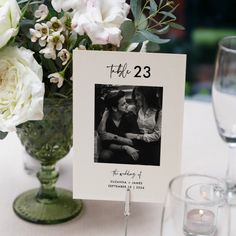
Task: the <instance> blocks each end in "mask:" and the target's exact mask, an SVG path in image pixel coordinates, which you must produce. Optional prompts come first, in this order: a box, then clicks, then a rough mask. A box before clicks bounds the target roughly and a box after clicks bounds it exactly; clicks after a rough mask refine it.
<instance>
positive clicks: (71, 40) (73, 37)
mask: <svg viewBox="0 0 236 236" xmlns="http://www.w3.org/2000/svg"><path fill="white" fill-rule="evenodd" d="M77 39H78V35H77V34H76V33H75V32H72V34H71V35H70V37H69V51H71V50H72V49H73V48H74V47H75V45H76V42H77Z"/></svg>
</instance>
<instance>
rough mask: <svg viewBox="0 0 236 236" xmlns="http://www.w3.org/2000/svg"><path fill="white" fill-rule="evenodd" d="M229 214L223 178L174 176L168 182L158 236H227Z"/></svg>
mask: <svg viewBox="0 0 236 236" xmlns="http://www.w3.org/2000/svg"><path fill="white" fill-rule="evenodd" d="M229 213H230V212H229V206H228V205H227V186H226V183H225V182H224V181H223V180H221V179H218V178H215V177H212V176H207V175H200V174H189V175H180V176H177V177H175V178H174V179H172V180H171V181H170V183H169V187H168V193H167V196H166V201H165V205H164V208H163V213H162V222H161V236H228V235H229V220H230V219H229Z"/></svg>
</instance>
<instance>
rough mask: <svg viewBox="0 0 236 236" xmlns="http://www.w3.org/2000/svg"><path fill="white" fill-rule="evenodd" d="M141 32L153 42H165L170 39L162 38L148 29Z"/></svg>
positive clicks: (146, 38)
mask: <svg viewBox="0 0 236 236" xmlns="http://www.w3.org/2000/svg"><path fill="white" fill-rule="evenodd" d="M140 34H141V35H142V36H143V37H144V38H145V40H148V41H150V42H153V43H158V44H164V43H168V42H169V41H170V39H161V38H160V37H158V36H157V35H155V34H153V33H151V32H149V31H146V30H143V31H140Z"/></svg>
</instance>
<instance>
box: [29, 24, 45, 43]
mask: <svg viewBox="0 0 236 236" xmlns="http://www.w3.org/2000/svg"><path fill="white" fill-rule="evenodd" d="M34 28H35V29H30V34H31V36H32V37H31V41H32V42H36V41H37V40H38V39H39V45H40V46H41V47H44V46H45V45H46V39H47V37H48V36H49V28H48V26H47V24H45V23H41V24H40V23H36V24H35V26H34Z"/></svg>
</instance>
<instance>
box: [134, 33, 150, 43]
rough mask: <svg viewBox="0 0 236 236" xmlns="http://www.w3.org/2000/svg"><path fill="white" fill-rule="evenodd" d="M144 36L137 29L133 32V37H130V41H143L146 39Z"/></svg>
mask: <svg viewBox="0 0 236 236" xmlns="http://www.w3.org/2000/svg"><path fill="white" fill-rule="evenodd" d="M146 40H147V39H146V37H145V36H144V35H143V34H141V31H138V32H136V33H135V34H134V36H133V38H132V39H131V42H132V43H142V42H144V41H146Z"/></svg>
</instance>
